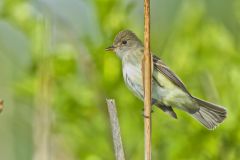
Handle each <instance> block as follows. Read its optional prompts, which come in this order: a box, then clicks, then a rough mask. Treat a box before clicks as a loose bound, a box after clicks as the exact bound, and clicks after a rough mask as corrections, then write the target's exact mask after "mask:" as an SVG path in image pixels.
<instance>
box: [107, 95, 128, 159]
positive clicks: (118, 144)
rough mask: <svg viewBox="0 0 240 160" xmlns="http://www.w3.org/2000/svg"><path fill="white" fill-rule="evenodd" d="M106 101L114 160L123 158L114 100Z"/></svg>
mask: <svg viewBox="0 0 240 160" xmlns="http://www.w3.org/2000/svg"><path fill="white" fill-rule="evenodd" d="M106 101H107V105H108V112H109V117H110V122H111V127H112V136H113V143H114V150H115V156H116V160H125V158H124V150H123V145H122V139H121V134H120V127H119V123H118V117H117V110H116V105H115V101H114V99H107V100H106Z"/></svg>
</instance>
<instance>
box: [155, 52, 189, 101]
mask: <svg viewBox="0 0 240 160" xmlns="http://www.w3.org/2000/svg"><path fill="white" fill-rule="evenodd" d="M153 66H154V69H156V70H157V71H158V72H161V73H162V74H163V75H164V76H166V77H167V78H168V79H169V80H170V81H171V82H172V83H173V84H174V85H176V86H177V87H179V88H180V89H181V90H183V91H184V92H185V93H187V94H188V95H190V96H191V94H190V93H189V92H188V90H187V89H186V87H185V86H184V84H183V82H182V81H181V80H180V79H179V78H178V77H177V76H176V75H175V74H174V73H173V72H172V71H171V70H170V69H169V68H168V67H167V66H166V65H165V64H164V63H163V62H162V60H161V59H160V58H158V57H157V56H155V55H153Z"/></svg>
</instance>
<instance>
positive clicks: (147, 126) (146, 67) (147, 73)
mask: <svg viewBox="0 0 240 160" xmlns="http://www.w3.org/2000/svg"><path fill="white" fill-rule="evenodd" d="M151 66H152V59H151V54H150V0H144V59H143V84H144V137H145V160H151V90H152V89H151V88H152V87H151V84H152V83H151V82H152V69H151Z"/></svg>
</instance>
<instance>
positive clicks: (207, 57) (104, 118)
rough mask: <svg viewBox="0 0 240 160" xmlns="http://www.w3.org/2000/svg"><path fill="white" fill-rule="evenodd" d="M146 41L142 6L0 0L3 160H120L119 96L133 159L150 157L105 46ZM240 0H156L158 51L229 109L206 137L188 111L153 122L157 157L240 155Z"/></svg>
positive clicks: (157, 115)
mask: <svg viewBox="0 0 240 160" xmlns="http://www.w3.org/2000/svg"><path fill="white" fill-rule="evenodd" d="M126 28H128V29H131V30H133V31H134V32H135V33H136V34H137V35H138V36H139V37H141V39H143V1H139V0H122V1H119V0H29V1H28V0H1V1H0V98H1V99H3V100H4V102H5V108H4V111H3V112H2V113H1V114H0V159H1V160H31V159H34V160H45V159H46V160H49V159H51V160H57V159H61V160H75V159H76V160H112V159H114V150H113V144H112V138H111V129H110V124H109V118H108V113H107V107H106V103H105V99H106V98H115V100H116V103H117V110H118V114H119V121H120V125H121V132H122V139H123V145H124V148H125V153H126V158H127V159H131V160H140V159H143V157H144V156H143V154H144V152H143V148H144V138H143V116H142V109H143V103H142V102H140V101H139V100H138V99H137V98H135V97H134V96H133V95H132V93H131V92H130V91H129V90H128V89H127V88H126V86H125V85H124V82H123V79H122V74H121V62H120V61H119V59H118V58H117V57H116V55H115V54H113V53H107V52H105V51H104V48H105V47H107V46H109V45H110V44H111V43H112V41H113V39H114V35H115V34H116V33H117V32H119V31H120V30H121V29H126ZM239 46H240V0H228V1H226V0H194V1H193V0H151V49H152V51H153V52H154V53H155V54H157V55H158V56H160V57H162V59H163V60H164V61H165V63H166V64H168V66H170V68H171V69H172V70H173V71H175V72H176V73H177V74H178V75H179V76H180V77H181V78H182V80H183V82H185V84H186V86H187V88H188V89H189V91H190V92H191V93H192V94H193V95H195V96H197V97H199V98H203V99H205V100H208V101H211V102H214V103H218V104H221V105H223V106H226V108H227V109H228V117H227V119H226V121H225V122H224V123H223V124H222V125H221V126H220V127H218V128H217V129H216V130H214V131H208V130H206V129H205V128H204V127H203V126H201V125H200V124H199V123H198V122H197V121H196V120H194V119H193V118H192V117H190V116H189V115H187V114H185V113H183V112H181V111H176V112H177V114H178V117H179V118H178V120H174V119H172V118H171V117H169V116H168V115H166V114H165V113H163V112H162V111H160V110H158V109H157V108H155V109H154V113H153V116H152V120H153V124H152V128H153V129H152V145H153V146H152V156H153V159H154V160H156V159H170V160H175V159H178V160H188V159H189V160H206V159H211V160H215V159H216V160H234V159H238V158H239V157H240V127H239V119H240V97H239V96H240V92H239V91H240V83H239V81H240V47H239Z"/></svg>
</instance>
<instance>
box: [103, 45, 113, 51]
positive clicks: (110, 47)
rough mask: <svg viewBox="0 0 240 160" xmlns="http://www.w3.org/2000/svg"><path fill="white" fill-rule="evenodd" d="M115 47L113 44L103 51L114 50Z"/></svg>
mask: <svg viewBox="0 0 240 160" xmlns="http://www.w3.org/2000/svg"><path fill="white" fill-rule="evenodd" d="M114 49H115V47H114V46H109V47H107V48H105V51H114Z"/></svg>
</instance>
